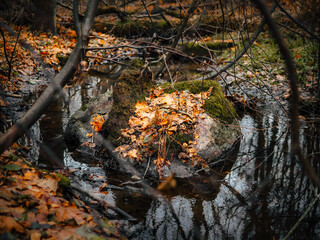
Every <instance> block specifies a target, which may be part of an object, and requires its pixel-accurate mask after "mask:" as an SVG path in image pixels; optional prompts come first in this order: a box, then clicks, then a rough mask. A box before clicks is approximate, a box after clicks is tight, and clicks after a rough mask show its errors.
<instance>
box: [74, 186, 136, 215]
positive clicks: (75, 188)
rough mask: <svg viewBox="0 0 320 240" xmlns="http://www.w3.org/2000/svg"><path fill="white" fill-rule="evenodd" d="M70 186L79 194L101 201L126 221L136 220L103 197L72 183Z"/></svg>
mask: <svg viewBox="0 0 320 240" xmlns="http://www.w3.org/2000/svg"><path fill="white" fill-rule="evenodd" d="M71 188H72V189H73V190H75V191H77V192H79V193H80V194H82V195H84V196H86V197H89V198H91V199H92V200H94V201H97V202H99V203H102V205H104V206H105V207H106V208H110V209H111V210H113V211H115V212H116V213H118V214H119V215H121V216H123V217H125V218H126V219H127V220H128V221H137V219H136V218H134V217H132V216H131V215H130V214H128V213H126V212H125V211H123V210H122V209H120V208H118V207H116V206H112V205H110V204H108V203H106V202H105V201H104V200H103V199H99V198H97V197H95V196H93V195H91V194H90V193H88V192H86V191H85V190H83V189H81V188H79V187H77V186H74V185H72V186H71Z"/></svg>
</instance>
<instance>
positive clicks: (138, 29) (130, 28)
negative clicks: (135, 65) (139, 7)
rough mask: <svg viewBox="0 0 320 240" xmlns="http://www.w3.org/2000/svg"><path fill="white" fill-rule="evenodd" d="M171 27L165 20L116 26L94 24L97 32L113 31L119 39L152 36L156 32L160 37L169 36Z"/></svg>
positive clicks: (122, 23) (141, 21)
mask: <svg viewBox="0 0 320 240" xmlns="http://www.w3.org/2000/svg"><path fill="white" fill-rule="evenodd" d="M170 28H171V26H170V25H169V23H168V22H166V21H165V20H163V19H160V20H155V21H153V23H151V22H150V21H149V20H148V21H147V20H135V21H133V20H126V21H123V22H121V21H119V22H117V23H116V24H110V23H106V22H97V23H95V24H94V29H95V31H99V32H107V31H110V30H112V33H113V34H114V35H115V36H118V37H132V36H152V35H153V33H154V32H156V33H158V34H160V35H165V36H167V35H169V33H170V31H168V29H170Z"/></svg>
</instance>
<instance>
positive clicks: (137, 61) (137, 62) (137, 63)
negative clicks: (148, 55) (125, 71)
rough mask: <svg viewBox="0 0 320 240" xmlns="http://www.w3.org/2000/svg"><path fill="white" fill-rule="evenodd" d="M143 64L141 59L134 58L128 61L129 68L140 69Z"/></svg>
mask: <svg viewBox="0 0 320 240" xmlns="http://www.w3.org/2000/svg"><path fill="white" fill-rule="evenodd" d="M144 64H145V61H144V59H141V58H134V59H132V60H131V61H130V66H132V67H134V68H142V67H143V66H144Z"/></svg>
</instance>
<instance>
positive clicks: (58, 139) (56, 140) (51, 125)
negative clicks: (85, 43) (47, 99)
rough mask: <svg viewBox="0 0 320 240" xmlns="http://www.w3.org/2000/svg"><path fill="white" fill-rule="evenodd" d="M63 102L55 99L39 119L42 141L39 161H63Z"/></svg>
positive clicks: (46, 162) (45, 162)
mask: <svg viewBox="0 0 320 240" xmlns="http://www.w3.org/2000/svg"><path fill="white" fill-rule="evenodd" d="M62 109H63V102H62V100H61V99H59V100H57V101H55V102H54V103H53V104H52V105H51V106H50V107H49V108H48V109H47V111H46V113H45V114H46V115H45V117H44V118H43V119H41V120H40V121H39V125H40V132H41V136H42V139H43V143H42V144H41V145H40V156H39V159H38V161H39V163H44V164H46V165H47V164H48V163H49V162H50V163H51V164H53V163H54V162H56V161H60V162H63V158H64V150H65V146H64V140H63V111H62Z"/></svg>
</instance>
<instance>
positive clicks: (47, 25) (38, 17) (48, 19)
mask: <svg viewBox="0 0 320 240" xmlns="http://www.w3.org/2000/svg"><path fill="white" fill-rule="evenodd" d="M33 5H34V6H33V7H34V19H33V27H32V28H33V29H34V30H39V31H43V32H51V33H53V34H56V32H57V27H56V0H46V1H43V0H34V1H33Z"/></svg>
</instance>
